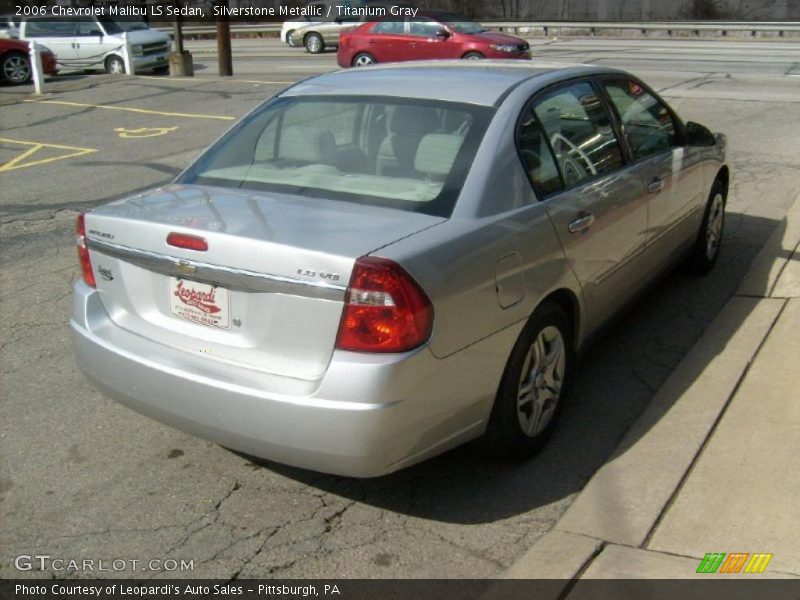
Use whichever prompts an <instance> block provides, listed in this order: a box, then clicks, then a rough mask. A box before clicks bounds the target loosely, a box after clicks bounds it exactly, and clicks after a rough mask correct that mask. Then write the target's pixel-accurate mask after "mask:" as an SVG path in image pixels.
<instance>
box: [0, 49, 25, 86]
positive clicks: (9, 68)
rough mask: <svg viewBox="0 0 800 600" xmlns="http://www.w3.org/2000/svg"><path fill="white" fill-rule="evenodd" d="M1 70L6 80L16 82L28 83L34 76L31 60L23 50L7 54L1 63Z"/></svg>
mask: <svg viewBox="0 0 800 600" xmlns="http://www.w3.org/2000/svg"><path fill="white" fill-rule="evenodd" d="M0 72H2V73H3V79H4V80H5V81H8V82H9V83H14V84H23V83H28V82H29V81H30V80H31V77H32V76H33V73H32V71H31V63H30V60H29V58H28V57H27V56H25V55H24V54H23V53H22V52H9V53H8V54H6V55H5V56H4V57H3V60H2V63H0Z"/></svg>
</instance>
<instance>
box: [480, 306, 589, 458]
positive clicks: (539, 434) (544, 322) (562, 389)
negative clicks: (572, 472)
mask: <svg viewBox="0 0 800 600" xmlns="http://www.w3.org/2000/svg"><path fill="white" fill-rule="evenodd" d="M572 339H573V337H572V326H571V324H570V321H569V319H568V318H567V316H566V314H565V313H564V310H563V309H562V308H561V307H560V306H559V305H558V304H556V303H554V302H545V303H543V304H542V305H540V306H539V307H538V308H537V309H536V310H535V311H534V313H533V315H532V316H531V318H530V319H529V320H528V323H527V324H526V325H525V327H524V328H523V330H522V333H520V336H519V338H518V339H517V343H516V344H515V345H514V349H513V350H512V351H511V356H510V357H509V359H508V363H507V364H506V368H505V371H504V373H503V378H502V380H501V381H500V387H499V388H498V391H497V397H496V398H495V401H494V406H493V407H492V414H491V416H490V417H489V424H488V425H487V427H486V433H485V435H484V440H483V441H484V444H485V446H486V447H487V449H488V450H489V451H490V452H492V453H493V454H495V455H498V456H502V457H510V458H528V457H530V456H533V455H534V454H536V452H538V451H539V450H540V449H541V448H542V446H544V444H545V443H546V442H547V440H548V439H549V437H550V436H551V435H552V433H553V430H554V429H555V426H556V423H557V421H558V416H559V414H560V413H561V408H562V406H563V405H564V401H565V399H566V398H567V396H568V394H569V389H570V386H571V383H572V369H573V364H574V354H575V353H574V349H573V343H572Z"/></svg>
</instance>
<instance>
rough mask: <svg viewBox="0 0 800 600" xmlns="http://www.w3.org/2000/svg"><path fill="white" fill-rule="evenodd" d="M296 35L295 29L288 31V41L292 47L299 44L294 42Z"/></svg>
mask: <svg viewBox="0 0 800 600" xmlns="http://www.w3.org/2000/svg"><path fill="white" fill-rule="evenodd" d="M293 35H294V29H290V30H289V31H287V32H286V43H287V44H288V45H289V47H290V48H294V47H295V46H296V45H297V44H295V43H294V39H292V36H293Z"/></svg>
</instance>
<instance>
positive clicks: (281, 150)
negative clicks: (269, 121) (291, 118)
mask: <svg viewBox="0 0 800 600" xmlns="http://www.w3.org/2000/svg"><path fill="white" fill-rule="evenodd" d="M335 149H336V140H335V139H334V137H333V134H332V133H331V132H330V131H328V130H327V129H324V130H322V131H319V130H318V129H316V128H313V129H312V128H311V127H301V126H294V127H286V128H284V129H283V130H282V131H281V139H280V142H279V143H278V156H279V157H280V158H285V159H287V160H297V161H302V162H306V163H322V162H325V160H326V158H327V160H330V159H331V155H332V153H333V152H334V151H335Z"/></svg>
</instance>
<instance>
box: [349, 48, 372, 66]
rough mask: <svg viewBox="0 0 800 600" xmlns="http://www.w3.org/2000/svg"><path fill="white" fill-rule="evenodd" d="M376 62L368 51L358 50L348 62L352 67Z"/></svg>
mask: <svg viewBox="0 0 800 600" xmlns="http://www.w3.org/2000/svg"><path fill="white" fill-rule="evenodd" d="M376 62H378V61H377V60H375V57H374V56H372V54H370V53H369V52H359V53H358V54H356V55H355V56H354V57H353V62H352V63H350V64H351V65H352V66H354V67H367V66H369V65H374V64H375V63H376Z"/></svg>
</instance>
